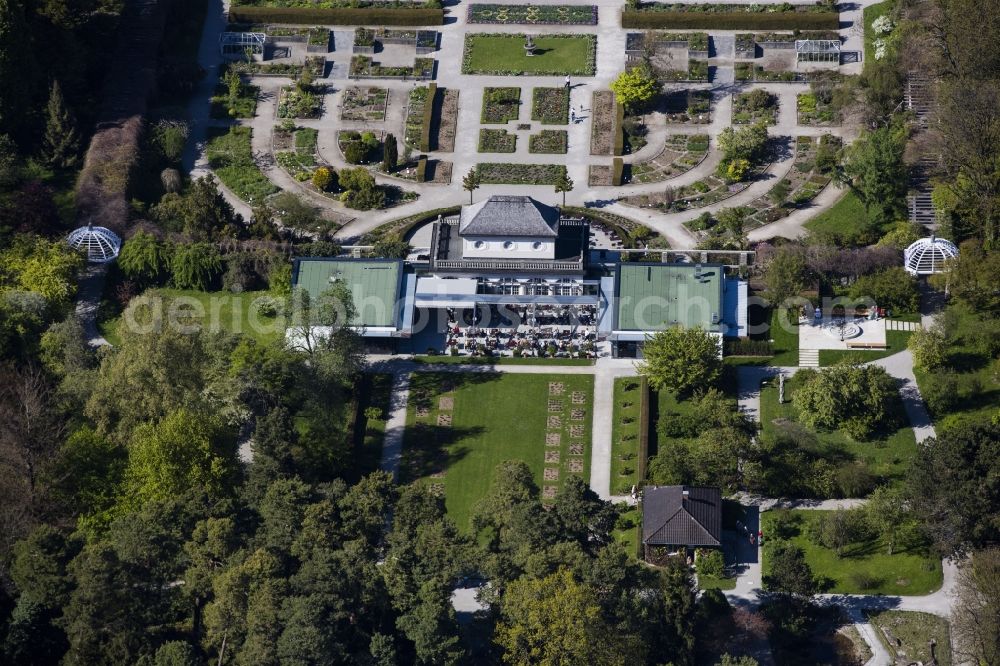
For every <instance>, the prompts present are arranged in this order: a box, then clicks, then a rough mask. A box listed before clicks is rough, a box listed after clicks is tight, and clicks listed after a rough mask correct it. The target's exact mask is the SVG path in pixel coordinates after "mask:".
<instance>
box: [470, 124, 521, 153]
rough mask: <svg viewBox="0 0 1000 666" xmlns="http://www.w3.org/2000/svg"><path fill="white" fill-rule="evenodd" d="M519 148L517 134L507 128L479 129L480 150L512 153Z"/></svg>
mask: <svg viewBox="0 0 1000 666" xmlns="http://www.w3.org/2000/svg"><path fill="white" fill-rule="evenodd" d="M515 150H517V135H516V134H508V133H507V130H505V129H481V130H479V152H481V153H512V152H514V151H515Z"/></svg>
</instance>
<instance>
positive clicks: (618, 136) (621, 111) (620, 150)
mask: <svg viewBox="0 0 1000 666" xmlns="http://www.w3.org/2000/svg"><path fill="white" fill-rule="evenodd" d="M614 148H615V149H614V154H615V155H622V154H624V152H625V107H624V106H623V105H621V104H618V105H616V110H615V147H614ZM616 184H617V185H621V183H616Z"/></svg>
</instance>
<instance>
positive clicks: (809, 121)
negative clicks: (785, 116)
mask: <svg viewBox="0 0 1000 666" xmlns="http://www.w3.org/2000/svg"><path fill="white" fill-rule="evenodd" d="M795 106H796V113H797V114H798V123H799V125H813V126H820V127H828V126H831V125H839V124H840V110H839V109H837V108H836V107H834V106H833V104H830V103H829V102H824V101H823V99H822V98H821V97H818V96H817V95H816V94H815V93H811V92H807V93H801V94H800V95H798V97H797V98H796V105H795Z"/></svg>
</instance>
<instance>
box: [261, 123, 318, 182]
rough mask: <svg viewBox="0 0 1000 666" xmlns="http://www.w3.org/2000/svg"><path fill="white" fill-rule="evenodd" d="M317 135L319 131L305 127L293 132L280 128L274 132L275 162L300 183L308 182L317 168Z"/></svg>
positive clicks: (297, 128)
mask: <svg viewBox="0 0 1000 666" xmlns="http://www.w3.org/2000/svg"><path fill="white" fill-rule="evenodd" d="M317 135H318V132H317V130H314V129H309V128H304V127H296V128H295V129H294V130H291V131H288V130H285V129H282V128H280V127H277V128H275V130H274V134H273V136H272V147H273V149H274V161H275V162H277V163H278V166H280V167H281V168H282V169H284V170H285V171H287V172H288V175H289V176H291V177H292V178H294V179H295V180H297V181H299V182H305V181H308V180H309V179H310V178H311V177H312V173H313V169H315V168H316V142H317Z"/></svg>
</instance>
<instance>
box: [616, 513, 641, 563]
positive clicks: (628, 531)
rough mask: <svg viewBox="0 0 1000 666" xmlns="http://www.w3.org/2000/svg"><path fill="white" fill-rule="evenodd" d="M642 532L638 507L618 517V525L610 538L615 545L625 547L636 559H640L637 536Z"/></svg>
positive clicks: (639, 546) (639, 545)
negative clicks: (618, 544)
mask: <svg viewBox="0 0 1000 666" xmlns="http://www.w3.org/2000/svg"><path fill="white" fill-rule="evenodd" d="M641 530H642V512H641V511H639V508H638V507H632V508H631V509H629V510H628V511H625V512H623V513H622V514H621V515H620V516H618V523H617V524H616V525H615V529H614V530H612V532H611V536H612V538H614V540H615V543H620V544H621V545H623V546H625V548H626V549H627V550H628V552H629V553H631V554H632V555H634V556H635V557H636V558H641V557H642V552H641V544H640V541H639V534H640V532H641Z"/></svg>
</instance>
